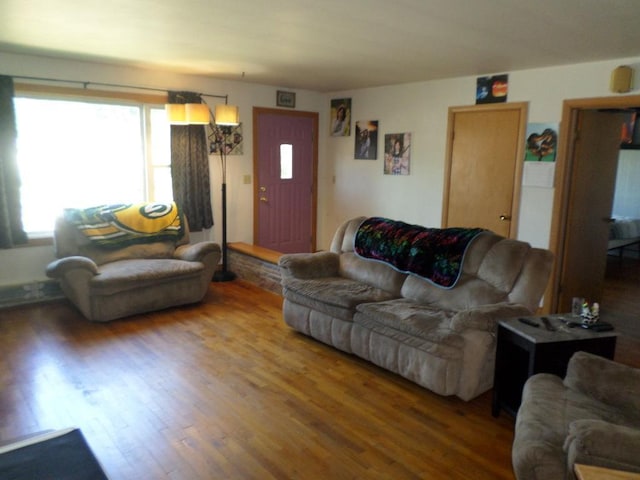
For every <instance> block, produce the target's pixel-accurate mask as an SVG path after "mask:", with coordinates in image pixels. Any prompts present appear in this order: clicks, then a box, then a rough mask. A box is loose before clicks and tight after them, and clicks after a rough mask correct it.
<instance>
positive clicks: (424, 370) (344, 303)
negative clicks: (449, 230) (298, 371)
mask: <svg viewBox="0 0 640 480" xmlns="http://www.w3.org/2000/svg"><path fill="white" fill-rule="evenodd" d="M364 220H365V217H358V218H354V219H352V220H349V221H346V222H345V223H343V224H342V225H341V226H340V227H339V228H338V230H337V231H336V233H335V235H334V237H333V241H332V243H331V247H330V251H327V252H318V253H312V254H287V255H283V256H282V257H281V258H280V261H279V266H280V269H281V275H282V287H283V296H284V303H283V317H284V321H285V322H286V323H287V324H288V325H289V326H291V327H292V328H294V329H295V330H297V331H299V332H302V333H304V334H306V335H309V336H311V337H313V338H315V339H317V340H320V341H321V342H324V343H326V344H328V345H332V346H334V347H336V348H338V349H340V350H342V351H345V352H348V353H352V354H355V355H357V356H359V357H362V358H364V359H366V360H369V361H371V362H373V363H374V364H376V365H378V366H381V367H383V368H385V369H388V370H391V371H393V372H395V373H398V374H399V375H402V376H403V377H405V378H408V379H409V380H411V381H413V382H416V383H418V384H419V385H422V386H424V387H426V388H428V389H430V390H432V391H434V392H436V393H438V394H441V395H456V396H458V397H460V398H461V399H463V400H470V399H472V398H474V397H476V396H477V395H480V394H481V393H483V392H485V391H486V390H488V389H489V388H491V386H492V384H493V367H494V362H495V340H496V338H495V337H496V325H497V320H498V319H500V318H505V317H512V316H518V315H528V314H531V313H532V312H534V311H535V310H536V309H537V307H538V305H539V302H540V299H541V296H542V294H543V292H544V290H545V287H546V284H547V281H548V278H549V274H550V270H551V264H552V254H551V252H549V251H547V250H543V249H538V248H532V247H531V246H530V245H529V244H527V243H525V242H521V241H517V240H510V239H505V238H503V237H500V236H498V235H495V234H493V233H491V232H486V233H483V234H481V235H479V236H478V237H477V238H476V239H475V240H473V242H472V243H471V245H470V246H469V248H468V250H467V252H466V254H465V261H464V264H463V270H462V273H461V276H460V279H459V280H458V282H457V284H456V285H455V286H454V287H453V288H451V289H446V288H442V287H439V286H437V285H434V284H433V283H431V282H429V281H427V280H425V279H423V278H421V277H418V276H416V275H413V274H406V273H401V272H399V271H397V270H395V269H394V268H392V267H391V266H389V265H387V264H385V263H382V262H379V261H373V260H370V259H365V258H362V257H360V256H358V255H357V254H356V253H355V252H354V237H355V235H356V232H357V231H358V228H359V226H360V224H361V223H362V222H363V221H364Z"/></svg>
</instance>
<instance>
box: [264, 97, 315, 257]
mask: <svg viewBox="0 0 640 480" xmlns="http://www.w3.org/2000/svg"><path fill="white" fill-rule="evenodd" d="M253 138H254V148H253V172H254V179H255V182H254V203H253V205H254V208H253V218H254V226H253V227H254V228H253V232H254V233H253V235H254V244H255V245H257V246H260V247H264V248H268V249H270V250H274V251H277V252H280V253H302V252H313V251H315V246H316V218H317V212H316V206H317V193H316V192H317V164H318V141H317V138H318V114H317V113H314V112H299V111H293V112H291V111H286V110H281V109H269V108H259V107H255V108H254V109H253Z"/></svg>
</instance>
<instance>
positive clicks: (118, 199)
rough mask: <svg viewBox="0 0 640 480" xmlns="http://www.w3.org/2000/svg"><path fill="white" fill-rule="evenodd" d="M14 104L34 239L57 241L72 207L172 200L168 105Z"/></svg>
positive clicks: (27, 223)
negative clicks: (55, 233)
mask: <svg viewBox="0 0 640 480" xmlns="http://www.w3.org/2000/svg"><path fill="white" fill-rule="evenodd" d="M14 104H15V109H16V126H17V130H18V141H17V158H18V168H19V170H20V179H21V202H22V221H23V225H24V228H25V230H26V231H27V233H28V234H29V236H30V237H37V236H43V235H49V234H50V233H51V231H52V230H53V224H54V221H55V218H56V217H57V216H59V215H60V213H61V212H62V210H63V209H64V208H67V207H89V206H95V205H101V204H106V203H128V202H139V201H145V200H150V201H171V200H172V197H173V195H172V190H171V173H170V145H169V142H170V140H169V138H170V137H169V124H168V122H167V121H166V117H165V114H164V108H163V106H160V105H146V104H143V103H134V102H129V103H126V102H125V101H117V100H116V101H108V102H107V101H105V100H95V101H94V100H87V99H69V98H42V97H40V98H38V97H33V96H16V97H15V99H14Z"/></svg>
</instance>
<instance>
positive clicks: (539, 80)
mask: <svg viewBox="0 0 640 480" xmlns="http://www.w3.org/2000/svg"><path fill="white" fill-rule="evenodd" d="M621 64H627V65H632V66H633V67H634V68H636V69H638V68H639V67H640V57H638V58H634V59H618V60H612V61H606V62H597V63H589V64H580V65H570V66H563V67H555V68H546V69H535V70H527V71H519V72H508V73H509V101H527V102H529V121H530V122H559V121H560V116H561V111H562V101H563V100H564V99H569V98H587V97H602V96H608V95H611V94H610V93H609V92H608V85H609V75H610V72H611V70H612V69H613V68H615V67H617V66H618V65H621ZM492 73H504V72H486V73H483V74H492ZM0 74H5V75H29V76H43V77H54V78H65V79H72V80H83V81H94V82H107V83H118V84H127V85H136V86H148V87H157V88H161V89H176V90H192V91H197V92H204V93H213V94H217V93H221V94H229V102H230V103H233V104H237V105H239V107H240V115H241V119H242V122H243V129H244V138H245V145H244V155H242V156H239V157H230V158H229V160H228V172H227V183H228V192H227V193H228V205H229V207H228V208H229V211H228V213H229V220H228V240H229V241H244V242H249V243H250V242H251V241H252V239H253V231H252V227H253V217H252V211H253V185H245V184H243V183H242V178H243V176H244V175H253V169H252V160H253V151H252V128H253V125H252V108H253V107H254V106H262V107H274V106H275V94H276V90H278V89H286V90H291V89H289V88H287V87H286V86H282V87H271V86H264V85H256V84H250V83H247V82H244V81H240V80H239V81H218V80H214V79H210V78H207V77H197V76H184V75H176V74H171V73H167V72H160V71H149V70H142V69H136V68H125V67H117V66H111V65H101V64H94V63H86V62H75V61H64V60H56V59H50V58H44V57H34V56H25V55H12V54H5V53H2V52H0ZM475 82H476V77H475V76H473V77H463V78H455V79H448V80H437V81H430V82H420V83H413V84H407V85H394V86H387V87H380V88H368V89H361V90H354V91H343V92H333V93H331V94H320V93H316V92H309V91H296V93H297V98H296V109H297V110H306V111H317V112H319V113H320V142H319V170H318V181H319V192H318V210H319V212H318V225H317V229H318V248H327V247H328V246H329V243H330V240H331V236H332V235H333V231H334V230H335V228H336V226H337V225H338V224H339V223H340V222H342V221H343V220H345V219H347V218H350V217H353V216H356V215H382V216H387V217H390V218H395V219H399V220H404V221H408V222H412V223H419V224H422V225H427V226H436V227H437V226H439V225H440V216H441V208H442V185H443V176H444V160H445V158H444V157H445V148H446V131H447V111H448V108H449V107H450V106H459V105H472V104H473V103H474V101H475V95H474V94H475ZM294 91H295V90H294ZM342 97H350V98H351V99H352V115H351V118H352V121H355V120H378V121H379V122H380V123H379V135H378V142H379V143H378V159H377V160H375V161H370V160H354V155H353V152H354V136H353V134H352V136H350V137H342V138H335V137H329V134H328V124H329V121H330V119H329V118H328V111H329V101H330V99H331V98H342ZM354 130H355V128H353V125H352V131H354ZM397 132H411V133H412V134H413V136H412V147H411V174H410V175H409V176H390V175H383V171H382V168H383V167H382V158H383V139H384V134H385V133H397ZM211 175H212V181H211V182H212V183H211V184H212V191H213V192H212V194H213V204H214V218H215V221H216V222H217V223H216V225H215V226H214V228H213V231H212V232H209V233H207V234H205V235H200V237H206V238H211V239H213V240H215V241H220V231H219V229H220V218H221V215H220V211H219V206H220V196H219V185H220V177H219V175H220V168H219V163H218V162H217V159H216V158H214V157H212V158H211ZM552 197H553V189H551V188H539V187H535V188H533V187H526V188H524V189H523V196H522V202H521V203H522V207H521V215H520V230H519V238H522V239H524V240H527V241H530V242H531V243H532V244H534V245H537V246H547V245H548V239H549V228H550V221H551V203H552ZM197 238H198V237H196V239H197ZM52 258H53V253H52V250H51V247H33V248H20V249H12V250H10V251H6V250H5V251H0V286H1V285H11V284H20V283H29V282H32V281H34V280H39V279H44V278H45V276H44V273H43V272H44V268H45V266H46V264H47V262H48V261H49V260H50V259H52Z"/></svg>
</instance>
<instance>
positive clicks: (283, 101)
mask: <svg viewBox="0 0 640 480" xmlns="http://www.w3.org/2000/svg"><path fill="white" fill-rule="evenodd" d="M276 105H277V106H278V107H287V108H296V92H285V91H283V90H278V91H277V93H276Z"/></svg>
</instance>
